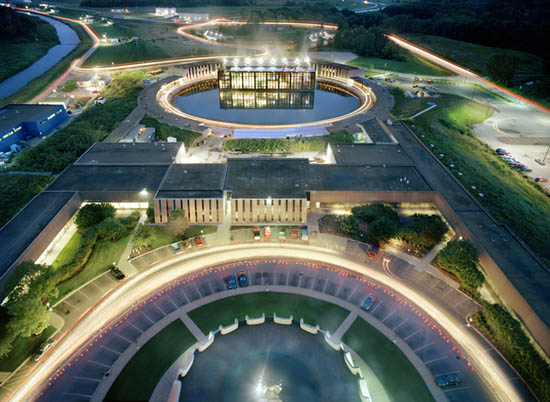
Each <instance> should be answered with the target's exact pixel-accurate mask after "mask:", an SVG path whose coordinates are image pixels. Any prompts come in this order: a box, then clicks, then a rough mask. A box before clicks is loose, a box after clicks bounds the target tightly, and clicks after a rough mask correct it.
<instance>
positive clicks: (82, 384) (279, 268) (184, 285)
mask: <svg viewBox="0 0 550 402" xmlns="http://www.w3.org/2000/svg"><path fill="white" fill-rule="evenodd" d="M240 269H245V270H246V271H247V274H248V277H249V279H250V284H251V286H250V287H249V288H248V289H244V290H238V291H235V290H228V289H227V288H226V285H225V282H224V277H225V276H226V275H227V273H228V272H234V271H237V270H240ZM266 288H269V289H270V290H271V291H275V290H277V291H287V292H298V293H304V292H308V293H309V294H314V295H317V297H322V298H334V299H337V300H340V302H342V303H344V304H347V306H348V307H349V308H350V309H354V308H356V307H357V306H358V305H359V304H360V303H361V301H362V300H363V299H364V298H365V297H366V295H367V294H369V293H371V292H372V293H374V294H376V295H377V297H378V300H377V302H376V304H375V307H374V308H373V309H372V311H371V313H370V316H371V317H372V318H375V319H376V320H378V321H379V322H381V323H383V324H384V325H385V326H386V327H387V328H389V329H390V330H392V331H393V333H394V334H395V336H396V337H398V338H399V339H400V340H402V341H403V342H404V343H405V344H406V345H407V346H408V347H409V348H410V349H412V350H413V351H414V353H415V354H416V356H417V357H418V358H419V359H420V360H421V361H422V362H423V363H424V365H425V366H426V367H427V368H428V370H429V372H430V373H431V374H432V375H437V374H441V373H448V372H458V373H459V374H460V375H461V377H462V378H463V381H464V382H463V384H462V385H461V386H460V387H456V388H451V389H449V390H448V391H446V396H447V398H448V399H449V400H450V401H465V400H475V401H484V400H487V401H490V400H493V398H492V397H491V396H490V394H489V393H488V391H487V389H486V387H485V386H484V385H483V383H482V381H481V379H480V378H479V377H478V375H477V372H472V371H471V369H470V368H469V366H468V361H467V360H466V359H467V358H468V357H467V356H464V358H462V357H461V354H460V353H457V351H456V349H453V343H452V342H451V343H447V336H446V335H445V334H444V333H440V332H439V328H438V327H437V326H436V327H435V328H432V325H433V323H432V322H431V321H430V320H428V321H427V322H425V320H424V317H423V316H422V315H419V314H418V312H417V311H416V310H415V309H414V308H413V307H412V305H411V304H409V303H406V302H405V300H404V299H403V298H401V297H399V296H398V295H396V294H395V293H393V292H392V291H391V290H389V289H385V288H383V287H382V286H381V285H380V284H378V283H375V282H372V281H363V278H361V277H358V276H356V275H353V274H348V273H345V272H342V271H337V270H334V269H331V267H327V266H323V265H318V264H309V263H292V262H291V263H287V262H281V263H279V262H277V261H263V262H261V261H260V262H257V263H253V264H250V263H248V264H242V265H240V264H233V265H224V266H221V267H219V269H218V268H215V269H206V270H204V271H202V272H200V273H198V274H192V275H187V276H183V277H181V278H180V279H179V280H177V282H174V283H172V284H171V286H170V287H169V288H166V289H165V291H162V292H155V293H154V294H153V295H152V296H151V295H150V296H148V297H147V299H146V300H145V303H142V304H140V305H139V307H138V308H137V309H135V310H132V311H131V312H129V313H128V315H125V316H124V317H123V319H122V321H120V322H118V323H117V324H116V325H114V326H112V327H111V328H109V329H107V330H105V331H103V332H102V334H101V335H102V337H101V338H95V340H94V341H93V347H87V348H86V349H85V350H83V351H81V353H80V354H78V355H77V357H78V361H76V360H74V357H73V359H72V361H71V366H70V367H69V366H65V372H64V374H63V376H61V377H59V378H58V379H57V380H55V381H54V382H53V385H52V386H51V387H49V388H48V389H47V390H46V391H45V393H44V395H43V396H42V397H41V398H40V400H41V401H54V400H59V398H62V399H63V400H66V401H72V400H83V399H91V398H92V395H94V392H95V390H96V389H97V388H98V386H99V385H100V384H101V383H102V382H103V381H104V380H105V373H107V372H110V373H111V374H112V376H115V372H114V370H112V368H111V367H113V366H114V365H115V364H117V360H118V359H119V358H120V356H122V355H123V354H125V356H126V358H128V357H129V356H128V353H127V352H126V350H128V349H129V348H134V349H135V345H142V344H143V343H144V342H145V340H146V339H148V338H149V337H150V336H152V333H153V332H154V333H156V332H158V330H159V329H158V328H157V329H156V331H149V330H150V329H151V328H154V327H155V324H156V323H158V322H160V321H161V320H162V324H163V326H164V325H166V324H167V323H169V322H171V321H172V320H173V319H175V318H177V317H178V316H179V315H181V311H185V310H187V308H186V306H188V305H190V304H191V303H194V302H199V303H200V301H201V300H202V299H204V300H206V302H211V301H212V300H214V299H217V298H220V297H226V296H231V295H234V294H236V293H239V292H242V291H265V290H266ZM295 318H297V317H295ZM220 324H228V323H220ZM157 327H158V326H157ZM486 349H487V352H486V353H488V354H491V355H496V353H495V352H494V350H493V348H492V347H491V346H490V345H487V347H486ZM175 358H177V356H175ZM497 358H498V357H497ZM501 365H502V368H503V369H504V370H505V371H506V372H507V373H508V374H507V376H508V378H509V380H510V381H511V382H512V383H513V384H515V385H516V386H517V387H518V389H521V390H522V395H523V396H524V400H531V398H530V397H529V395H528V393H527V391H526V390H525V388H524V386H523V385H522V384H521V382H520V381H519V380H518V379H517V376H516V375H515V374H514V373H513V372H512V371H510V369H509V368H507V367H505V365H504V363H503V362H502V361H501ZM119 368H120V367H119ZM112 376H109V377H107V378H108V379H109V380H111V381H112V379H113V377H112ZM77 394H78V395H77Z"/></svg>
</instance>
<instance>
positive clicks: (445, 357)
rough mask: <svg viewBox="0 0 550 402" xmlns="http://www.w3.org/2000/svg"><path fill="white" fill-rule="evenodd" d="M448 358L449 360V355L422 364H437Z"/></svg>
mask: <svg viewBox="0 0 550 402" xmlns="http://www.w3.org/2000/svg"><path fill="white" fill-rule="evenodd" d="M448 358H449V355H445V356H439V357H436V358H435V359H431V360H428V361H427V362H424V364H432V363H435V362H438V361H440V360H445V359H448Z"/></svg>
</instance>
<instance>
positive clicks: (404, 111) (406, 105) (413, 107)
mask: <svg viewBox="0 0 550 402" xmlns="http://www.w3.org/2000/svg"><path fill="white" fill-rule="evenodd" d="M390 93H391V94H392V95H393V99H394V104H393V108H392V110H391V114H392V116H393V117H394V118H396V119H406V118H408V117H411V116H414V115H415V114H416V113H418V112H420V111H422V110H424V109H426V108H427V107H429V106H428V104H427V103H428V102H434V103H437V99H434V98H408V97H407V96H405V93H404V92H403V91H402V90H401V89H399V88H390Z"/></svg>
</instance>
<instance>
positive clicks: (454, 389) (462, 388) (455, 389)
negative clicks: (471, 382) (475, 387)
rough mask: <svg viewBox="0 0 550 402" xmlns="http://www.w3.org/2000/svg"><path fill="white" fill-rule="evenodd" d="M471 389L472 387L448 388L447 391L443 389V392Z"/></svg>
mask: <svg viewBox="0 0 550 402" xmlns="http://www.w3.org/2000/svg"><path fill="white" fill-rule="evenodd" d="M470 388H472V387H458V388H446V389H443V390H442V391H443V392H454V391H462V390H465V389H470Z"/></svg>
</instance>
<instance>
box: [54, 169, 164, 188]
mask: <svg viewBox="0 0 550 402" xmlns="http://www.w3.org/2000/svg"><path fill="white" fill-rule="evenodd" d="M167 170H168V165H141V166H116V165H107V166H89V165H72V166H70V167H68V168H67V169H65V170H64V171H63V173H61V174H60V175H59V176H58V177H57V178H56V179H55V180H54V181H53V182H52V184H50V186H49V187H48V191H95V192H98V191H117V192H135V191H141V190H143V189H146V190H148V191H152V192H153V193H154V192H155V191H156V190H157V188H158V187H159V185H160V183H161V181H162V178H163V177H164V174H165V173H166V171H167Z"/></svg>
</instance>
